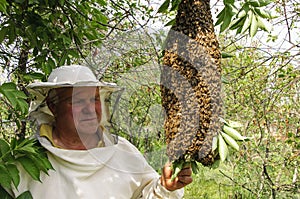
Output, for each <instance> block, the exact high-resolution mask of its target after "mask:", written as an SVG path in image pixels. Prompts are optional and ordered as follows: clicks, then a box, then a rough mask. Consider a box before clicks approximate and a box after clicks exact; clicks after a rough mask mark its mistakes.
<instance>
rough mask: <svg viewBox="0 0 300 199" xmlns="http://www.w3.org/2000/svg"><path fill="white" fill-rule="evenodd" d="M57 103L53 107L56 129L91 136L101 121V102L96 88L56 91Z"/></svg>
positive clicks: (60, 89) (61, 89)
mask: <svg viewBox="0 0 300 199" xmlns="http://www.w3.org/2000/svg"><path fill="white" fill-rule="evenodd" d="M57 95H58V103H57V104H56V105H54V115H55V117H56V125H57V128H65V130H69V131H72V132H73V133H75V132H77V133H78V134H93V133H95V132H96V131H97V129H98V127H99V123H100V120H101V102H100V95H99V89H98V88H97V87H77V88H76V87H75V88H59V89H57Z"/></svg>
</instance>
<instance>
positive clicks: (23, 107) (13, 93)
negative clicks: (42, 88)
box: [0, 82, 28, 114]
mask: <svg viewBox="0 0 300 199" xmlns="http://www.w3.org/2000/svg"><path fill="white" fill-rule="evenodd" d="M0 93H2V94H3V95H4V96H5V97H6V98H7V99H8V101H9V102H10V103H11V105H12V107H14V108H15V109H16V110H20V111H21V113H22V114H25V113H27V110H28V103H27V102H26V100H25V99H27V96H26V95H25V94H24V93H23V92H22V91H19V90H17V87H16V85H15V84H14V83H13V82H9V83H4V84H2V85H1V86H0Z"/></svg>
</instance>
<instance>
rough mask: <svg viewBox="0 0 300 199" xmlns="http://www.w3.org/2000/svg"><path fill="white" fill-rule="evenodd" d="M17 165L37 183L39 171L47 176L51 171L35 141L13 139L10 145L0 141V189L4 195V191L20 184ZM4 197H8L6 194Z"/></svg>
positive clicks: (42, 151) (44, 155) (49, 164)
mask: <svg viewBox="0 0 300 199" xmlns="http://www.w3.org/2000/svg"><path fill="white" fill-rule="evenodd" d="M19 165H21V166H22V167H23V169H24V170H25V171H26V172H27V173H28V174H29V175H30V176H31V177H32V178H33V179H34V180H37V181H40V172H41V171H42V172H44V173H46V174H47V173H48V170H50V169H53V167H52V165H51V163H50V162H49V160H48V158H47V155H46V153H45V151H44V150H43V148H42V147H40V146H39V145H37V141H36V140H35V139H31V138H26V139H23V140H17V139H15V138H13V139H12V140H11V142H10V143H8V142H7V141H6V140H4V139H0V187H1V188H2V192H4V193H5V191H4V189H11V187H12V186H14V187H15V188H17V187H18V185H19V183H20V174H19V169H20V168H18V166H19ZM0 193H1V190H0ZM26 194H28V193H27V192H26V193H24V195H26ZM6 195H7V197H8V194H7V193H6ZM1 196H2V195H1Z"/></svg>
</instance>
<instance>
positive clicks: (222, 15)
mask: <svg viewBox="0 0 300 199" xmlns="http://www.w3.org/2000/svg"><path fill="white" fill-rule="evenodd" d="M224 16H225V7H224V8H223V10H221V12H220V13H219V14H218V15H217V19H218V20H217V22H216V23H215V26H217V25H219V24H221V23H222V21H223V20H224Z"/></svg>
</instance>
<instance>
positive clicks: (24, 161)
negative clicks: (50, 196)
mask: <svg viewBox="0 0 300 199" xmlns="http://www.w3.org/2000/svg"><path fill="white" fill-rule="evenodd" d="M17 161H18V162H20V164H21V165H22V166H23V168H24V169H25V170H26V171H27V173H28V174H29V175H30V176H31V177H32V178H33V179H34V180H37V181H40V170H39V169H38V167H37V166H36V165H35V163H34V162H33V161H32V160H31V159H30V158H28V157H25V156H22V157H19V158H17Z"/></svg>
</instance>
